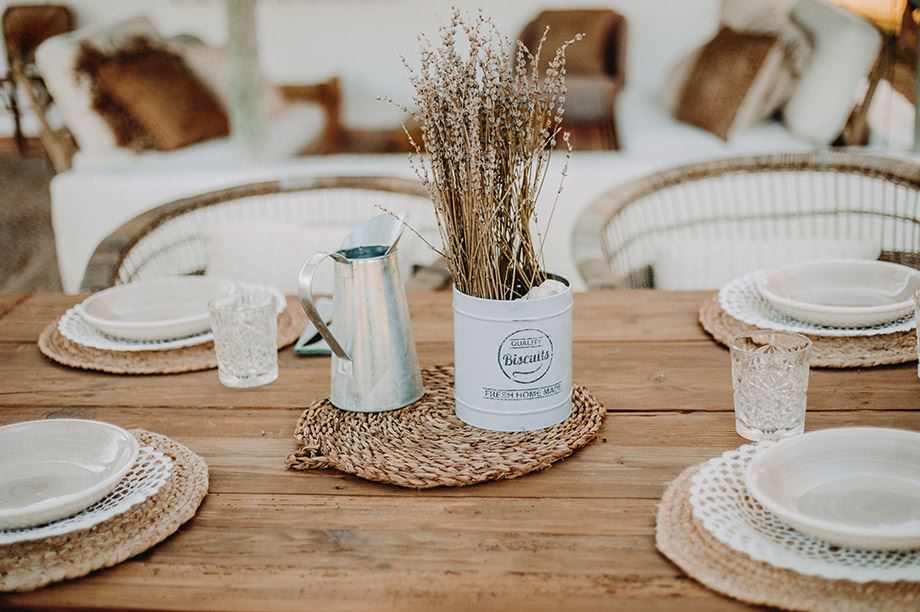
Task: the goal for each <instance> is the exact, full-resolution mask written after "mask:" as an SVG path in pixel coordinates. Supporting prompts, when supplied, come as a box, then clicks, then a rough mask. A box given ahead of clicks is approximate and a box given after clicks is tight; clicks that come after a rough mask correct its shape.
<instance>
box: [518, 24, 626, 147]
mask: <svg viewBox="0 0 920 612" xmlns="http://www.w3.org/2000/svg"><path fill="white" fill-rule="evenodd" d="M547 28H548V29H547ZM544 33H545V34H546V36H547V39H546V41H545V43H544V44H543V51H542V58H541V60H542V61H541V66H542V67H543V68H544V69H545V66H546V64H547V63H548V62H549V61H550V60H552V59H553V53H555V50H556V49H557V48H558V47H560V46H561V45H562V44H563V43H564V42H565V41H567V40H571V39H572V38H574V37H575V35H576V34H579V33H581V34H585V38H584V39H583V40H581V41H578V42H577V43H575V44H573V45H572V46H570V47H569V48H568V49H567V53H566V81H567V82H566V85H567V87H568V91H567V92H566V96H565V97H566V100H565V121H566V129H567V130H569V129H571V130H572V131H573V133H575V134H576V136H577V135H578V132H579V131H588V130H594V131H597V132H598V133H599V134H600V136H601V140H602V142H603V145H604V146H603V147H602V148H606V149H619V148H620V145H619V139H618V137H617V117H616V102H617V96H618V95H619V93H620V91H621V90H622V89H623V86H624V85H625V81H626V19H624V18H623V16H622V15H620V14H618V13H616V12H614V11H611V10H603V9H597V10H563V11H543V12H541V13H540V14H539V15H537V17H536V18H535V19H534V20H533V21H531V22H530V23H528V24H527V26H526V27H525V28H524V30H523V31H522V32H521V34H520V36H519V40H520V41H521V42H522V43H524V45H525V46H526V47H527V48H528V49H529V50H531V51H532V52H535V51H536V49H537V48H538V46H539V45H540V40H541V38H542V37H543V36H544ZM576 146H577V138H576Z"/></svg>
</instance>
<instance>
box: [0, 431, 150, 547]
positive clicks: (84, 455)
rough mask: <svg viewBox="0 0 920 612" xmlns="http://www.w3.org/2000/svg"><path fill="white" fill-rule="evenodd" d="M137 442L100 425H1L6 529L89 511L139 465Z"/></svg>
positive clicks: (0, 480) (1, 507) (0, 508)
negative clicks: (135, 463) (85, 510)
mask: <svg viewBox="0 0 920 612" xmlns="http://www.w3.org/2000/svg"><path fill="white" fill-rule="evenodd" d="M138 452H139V448H138V443H137V439H136V438H135V437H134V436H132V435H131V434H130V433H129V432H127V431H125V430H124V429H122V428H121V427H117V426H115V425H111V424H109V423H103V422H100V421H85V420H80V419H49V420H45V421H26V422H24V423H15V424H13V425H6V426H4V427H0V529H14V528H19V527H30V526H32V525H41V524H44V523H48V522H50V521H54V520H57V519H60V518H64V517H66V516H70V515H72V514H76V513H77V512H79V511H81V510H83V509H84V508H88V507H89V506H91V505H93V504H95V503H96V502H97V501H99V500H100V499H102V498H103V497H105V496H106V495H107V494H108V493H109V491H111V490H112V489H113V488H114V487H115V485H117V484H118V482H119V481H120V480H121V479H122V478H123V477H124V475H125V474H127V473H128V470H130V469H131V466H132V465H134V462H135V460H136V459H137V455H138Z"/></svg>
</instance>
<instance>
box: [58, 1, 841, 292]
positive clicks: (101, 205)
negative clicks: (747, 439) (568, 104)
mask: <svg viewBox="0 0 920 612" xmlns="http://www.w3.org/2000/svg"><path fill="white" fill-rule="evenodd" d="M803 1H805V2H816V1H818V0H803ZM758 2H759V0H732V3H733V4H736V5H737V4H738V3H741V4H746V5H750V6H760V5H759V4H757V3H758ZM509 4H515V5H517V3H509ZM521 4H525V3H521ZM587 4H592V3H590V2H589V3H587ZM595 4H596V3H595ZM605 4H609V5H611V6H612V7H613V8H615V9H616V10H619V11H620V12H622V13H623V14H624V15H626V17H627V19H628V20H629V25H630V38H629V55H630V57H629V62H630V66H631V69H632V71H633V74H631V75H628V81H627V88H626V90H625V91H624V92H623V95H622V97H621V99H620V101H619V107H618V109H617V120H618V124H619V130H620V138H621V143H622V150H621V151H616V152H576V153H575V154H573V156H572V159H571V162H570V169H569V175H568V177H567V179H566V181H565V188H564V191H563V193H562V195H561V197H560V198H559V201H558V203H557V205H556V210H555V213H554V215H553V219H552V227H551V229H550V232H549V234H548V236H547V241H546V246H545V251H544V256H545V259H546V265H547V268H548V269H550V270H552V271H554V272H557V273H560V274H562V275H564V276H566V277H568V278H569V279H570V280H571V281H572V282H573V284H574V286H575V288H576V289H582V288H583V287H584V285H583V283H582V281H581V279H580V278H579V277H578V273H577V271H576V268H575V265H574V262H573V261H572V258H571V254H570V253H571V249H570V236H571V230H572V227H573V224H574V222H575V219H576V218H577V216H578V214H579V212H580V211H581V210H582V209H583V208H584V207H585V206H586V205H587V204H588V203H590V202H591V201H592V200H593V199H594V198H596V197H597V196H598V195H600V194H601V193H603V192H604V191H606V190H608V189H611V188H613V187H615V186H616V185H617V184H619V183H621V182H623V181H626V180H629V179H631V178H635V177H638V176H641V175H642V174H645V173H648V172H651V171H654V170H657V169H660V168H663V167H667V166H672V165H676V164H681V163H688V162H692V161H698V160H703V159H711V158H718V157H725V156H732V155H742V154H753V153H769V152H781V151H801V150H808V149H811V148H814V147H816V146H821V145H824V144H828V143H826V142H823V143H822V142H815V141H809V140H806V139H803V138H801V137H798V136H795V135H794V134H793V133H792V132H790V131H789V130H787V129H786V128H785V127H784V126H783V125H782V124H781V123H779V122H776V121H767V122H764V123H762V124H760V125H757V126H755V127H754V128H753V129H751V130H749V131H747V132H745V133H743V134H741V135H740V136H739V137H738V138H736V139H735V140H733V141H731V142H728V143H727V142H724V141H722V140H720V139H719V138H717V137H716V136H714V135H712V134H710V133H708V132H705V131H703V130H701V129H698V128H696V127H693V126H690V125H687V124H683V123H681V122H678V121H677V120H676V119H674V118H673V117H671V116H670V114H669V113H668V112H667V111H666V110H665V109H664V108H663V107H662V105H661V103H660V102H659V100H658V89H659V88H660V84H661V81H662V79H663V78H664V75H665V73H666V69H665V68H666V67H667V66H669V65H672V64H674V63H676V62H677V61H678V60H679V59H681V58H682V57H684V56H685V55H687V54H688V53H690V52H691V51H692V50H693V49H694V48H696V47H698V46H699V45H700V44H701V43H703V42H705V41H706V40H707V39H708V38H710V37H711V36H712V35H713V34H714V33H715V32H716V31H717V29H718V26H719V23H720V2H719V0H692V1H690V0H688V1H687V2H683V3H679V4H678V3H670V2H669V3H664V4H667V7H666V8H667V10H665V9H663V8H662V7H660V6H657V7H652V6H650V5H651V4H652V3H648V2H644V1H643V0H619V1H613V2H610V3H605ZM655 4H656V5H657V4H662V3H655ZM388 6H389V7H390V9H391V10H393V11H399V10H400V8H399V5H393V4H390V5H388ZM348 7H349V4H348V3H345V4H344V5H342V10H343V11H348V10H350V9H349V8H348ZM416 8H418V7H416ZM501 10H502V11H504V12H507V11H510V10H511V9H510V8H509V7H507V6H505V7H503V8H502V9H501ZM515 10H517V11H518V12H519V13H520V15H519V17H520V19H519V21H520V24H521V25H523V24H524V23H526V21H527V20H528V19H529V18H530V17H532V13H533V12H534V11H535V10H537V7H532V6H518V7H517V8H516V9H515ZM346 18H347V15H343V16H342V19H343V21H344V20H346ZM503 18H504V19H507V18H508V16H507V15H504V13H503ZM413 36H414V33H413ZM385 52H386V50H380V49H378V50H377V53H385ZM394 53H395V51H394ZM645 55H648V56H649V57H650V62H649V66H650V67H651V68H650V70H651V72H650V73H649V74H644V73H643V72H642V67H643V61H642V58H643V57H644V56H645ZM392 78H393V79H405V78H406V77H405V75H404V74H402V73H400V74H393V75H392ZM345 83H346V89H345V94H344V95H345V98H346V99H347V98H348V96H349V95H350V92H349V89H348V87H347V85H348V80H347V79H346V80H345ZM281 132H282V133H283V132H284V129H282V130H281ZM198 146H200V147H207V146H210V145H209V143H203V144H202V145H198ZM170 155H173V154H170ZM562 157H563V156H562V155H561V154H560V155H557V156H555V158H554V162H553V166H552V168H551V170H550V172H551V175H550V177H551V181H555V180H556V178H557V177H558V169H559V165H560V164H561V162H562ZM335 175H365V176H388V175H389V176H411V175H412V174H411V169H410V167H409V163H408V161H407V159H406V156H405V155H402V154H392V155H330V156H317V157H307V158H296V159H290V160H286V161H271V162H266V163H263V164H243V163H240V162H236V161H234V160H233V159H232V155H231V154H230V153H229V152H227V153H225V157H219V156H217V155H216V154H215V155H213V156H210V157H209V156H205V158H204V160H202V159H200V160H198V161H192V160H191V159H187V160H181V157H180V156H179V155H176V156H175V157H171V158H170V159H169V160H165V159H159V160H158V159H155V158H154V159H149V160H135V162H134V163H129V162H125V161H124V160H119V161H117V162H115V161H113V162H112V163H106V162H105V160H100V159H98V158H97V159H95V160H94V161H93V162H92V163H90V162H85V163H78V164H77V165H76V166H75V167H74V168H73V169H72V170H70V171H68V172H64V173H62V174H59V175H58V176H56V177H55V178H54V179H53V180H52V183H51V199H52V215H53V223H54V228H55V240H56V246H57V253H58V262H59V265H60V269H61V277H62V282H63V287H64V290H65V291H68V292H75V291H77V290H78V289H79V286H80V281H81V279H82V276H83V272H84V269H85V266H86V263H87V261H88V260H89V258H90V256H91V255H92V253H93V251H94V249H95V247H96V245H97V244H98V243H99V242H100V241H101V240H102V239H103V238H104V237H105V236H106V235H107V234H108V233H110V232H111V231H112V230H113V229H115V228H116V227H118V226H119V225H120V224H122V223H124V222H125V221H127V220H128V219H130V218H132V217H134V216H135V215H137V214H139V213H141V212H143V211H146V210H148V209H150V208H152V207H154V206H157V205H159V204H162V203H165V202H168V201H171V200H174V199H177V198H180V197H184V196H188V195H193V194H196V193H201V192H204V191H209V190H213V189H218V188H222V187H226V186H230V185H235V184H243V183H248V182H255V181H261V180H269V179H276V178H282V177H293V176H335ZM550 184H551V185H553V183H552V182H551V183H550ZM554 193H555V189H554V188H548V189H544V193H543V196H542V200H541V202H540V211H541V214H540V217H541V219H547V218H548V216H549V209H550V207H551V206H552V200H553V195H554Z"/></svg>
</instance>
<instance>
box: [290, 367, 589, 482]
mask: <svg viewBox="0 0 920 612" xmlns="http://www.w3.org/2000/svg"><path fill="white" fill-rule="evenodd" d="M422 380H423V382H424V384H425V396H424V397H423V398H422V399H420V400H419V401H418V402H416V403H414V404H412V405H411V406H406V407H405V408H400V409H399V410H391V411H389V412H377V413H360V412H346V411H344V410H339V409H338V408H336V407H335V406H333V405H332V404H331V403H329V400H323V401H319V402H316V403H314V404H313V405H311V406H310V407H309V408H307V409H306V410H305V411H304V412H303V414H302V415H301V416H300V419H299V421H298V422H297V428H296V429H295V430H294V437H295V438H296V439H297V440H298V441H299V442H300V447H299V448H298V449H297V450H296V451H294V452H293V453H291V454H290V455H289V456H288V458H287V461H286V463H287V466H288V467H289V468H292V469H295V470H313V469H320V468H336V469H338V470H341V471H343V472H348V473H350V474H355V475H357V476H360V477H361V478H365V479H367V480H374V481H377V482H386V483H390V484H395V485H399V486H401V487H408V488H412V489H428V488H431V487H441V486H446V487H462V486H465V485H471V484H476V483H479V482H485V481H488V480H502V479H510V478H517V477H518V476H523V475H524V474H528V473H530V472H533V471H535V470H544V469H546V468H548V467H550V465H552V464H553V462H555V461H558V460H560V459H562V458H564V457H567V456H569V455H571V454H572V453H573V452H575V451H576V450H578V449H579V448H581V447H583V446H585V445H587V444H588V443H590V442H591V441H592V440H594V438H595V437H596V436H597V432H598V430H600V428H601V425H602V424H603V423H604V417H605V415H606V411H605V409H604V407H603V406H602V405H601V404H600V402H598V401H597V400H596V399H595V398H594V397H593V396H592V395H591V394H590V393H589V392H588V390H587V389H585V388H584V387H580V386H578V385H575V388H574V389H573V392H572V404H573V405H572V414H571V415H570V416H569V417H568V418H567V419H566V420H565V421H563V422H562V423H559V424H558V425H554V426H552V427H548V428H546V429H541V430H538V431H528V432H513V433H507V432H496V431H486V430H484V429H478V428H476V427H473V426H471V425H467V424H466V423H464V422H463V421H461V420H460V419H458V418H457V416H456V415H455V414H454V369H453V368H452V367H448V366H436V367H433V368H425V369H423V370H422Z"/></svg>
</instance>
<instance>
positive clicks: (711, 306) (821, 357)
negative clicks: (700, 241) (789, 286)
mask: <svg viewBox="0 0 920 612" xmlns="http://www.w3.org/2000/svg"><path fill="white" fill-rule="evenodd" d="M699 319H700V324H701V325H702V326H703V329H705V330H706V332H708V333H709V335H710V336H712V337H713V338H715V339H716V341H718V342H719V343H720V344H724V345H726V346H728V344H729V343H730V342H731V340H732V338H734V337H735V336H737V335H738V334H742V333H746V332H752V331H759V330H760V328H759V327H754V326H753V325H748V324H747V323H743V322H742V321H739V320H738V319H736V318H734V317H732V316H731V315H729V314H728V313H726V312H725V311H724V310H722V307H721V306H719V297H718V296H713V297H712V298H710V299H708V300H706V302H705V303H704V304H703V306H702V307H701V308H700V315H699ZM808 337H809V338H810V339H811V342H812V345H811V365H812V366H813V367H818V368H871V367H873V366H879V365H890V364H895V363H907V362H909V361H916V360H917V336H916V334H915V332H914V331H906V332H898V333H896V334H882V335H878V336H855V337H846V338H837V337H830V336H808Z"/></svg>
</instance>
